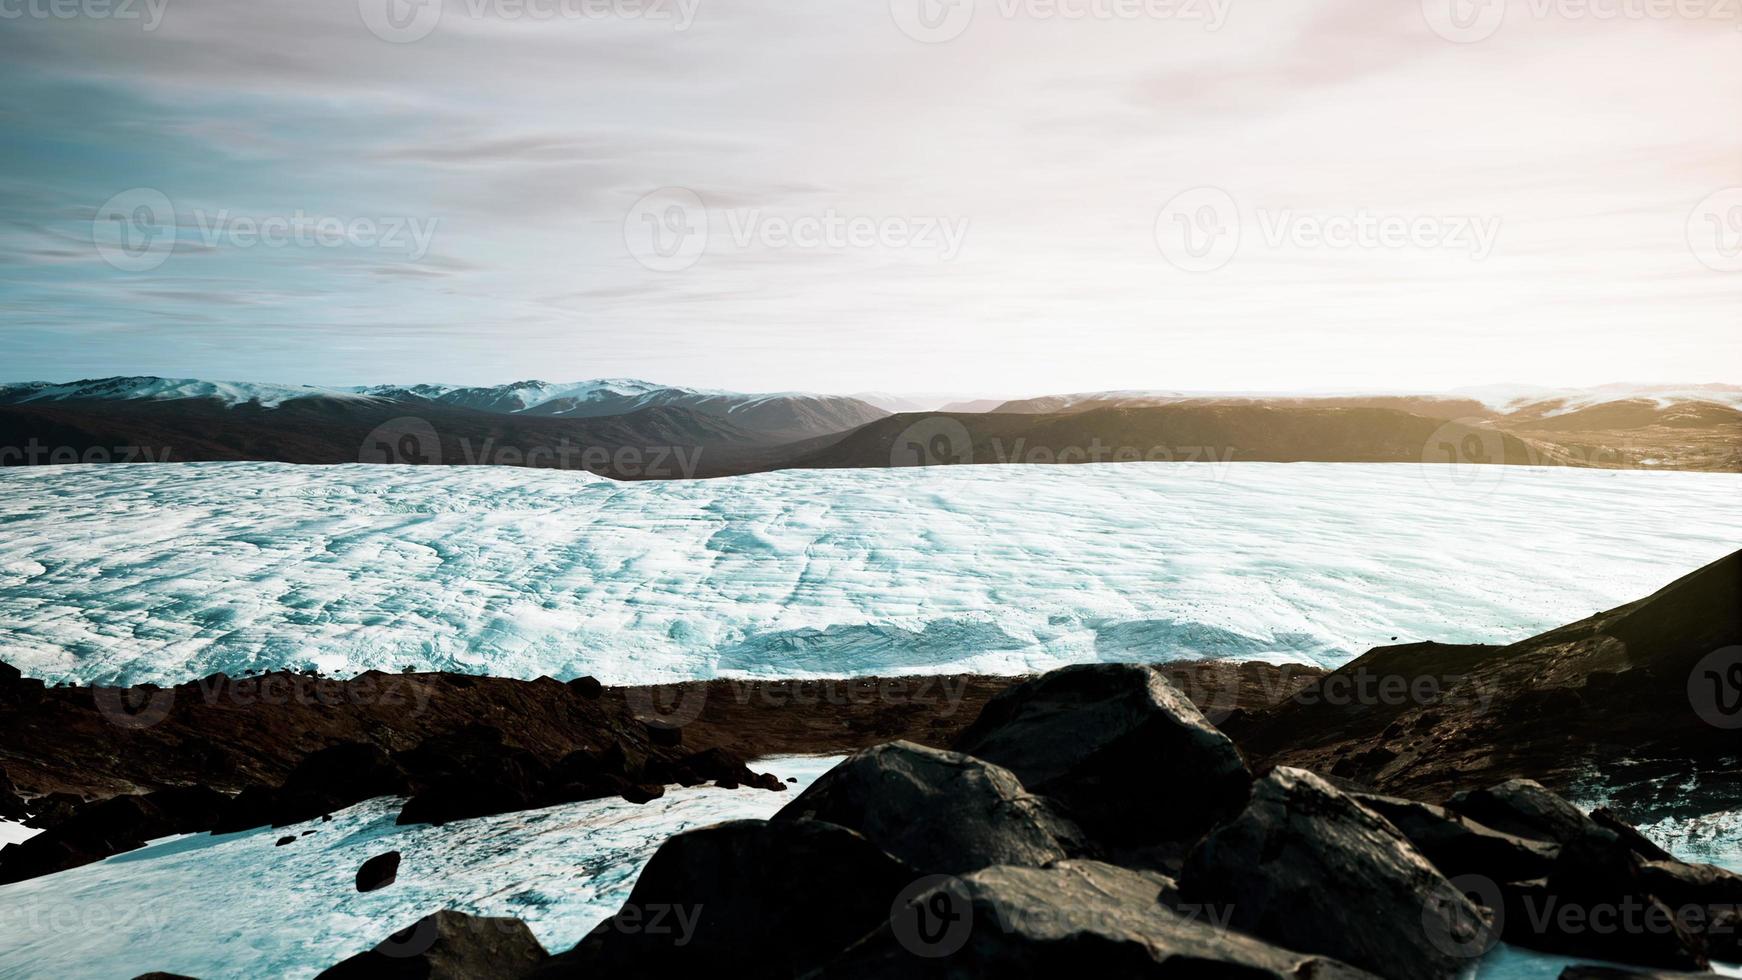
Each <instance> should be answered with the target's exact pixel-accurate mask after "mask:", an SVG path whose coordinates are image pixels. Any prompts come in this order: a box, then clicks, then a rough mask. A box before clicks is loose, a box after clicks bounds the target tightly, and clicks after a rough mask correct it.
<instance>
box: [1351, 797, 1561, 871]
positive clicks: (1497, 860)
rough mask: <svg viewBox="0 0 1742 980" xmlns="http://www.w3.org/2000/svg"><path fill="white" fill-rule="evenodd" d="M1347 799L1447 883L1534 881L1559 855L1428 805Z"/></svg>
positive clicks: (1552, 847) (1555, 848)
mask: <svg viewBox="0 0 1742 980" xmlns="http://www.w3.org/2000/svg"><path fill="white" fill-rule="evenodd" d="M1351 795H1353V796H1354V798H1355V801H1356V802H1357V803H1360V804H1361V805H1362V806H1364V807H1366V808H1367V809H1369V810H1372V811H1373V812H1374V813H1377V814H1379V815H1380V816H1382V817H1384V818H1385V819H1387V820H1389V821H1391V825H1392V826H1394V827H1396V828H1397V829H1398V830H1400V831H1402V832H1403V836H1404V837H1407V838H1409V842H1410V843H1411V844H1413V845H1415V849H1416V850H1418V851H1420V852H1421V854H1422V856H1423V857H1425V858H1427V859H1428V860H1429V861H1431V862H1432V863H1433V866H1434V867H1436V868H1438V869H1439V871H1440V873H1441V874H1443V875H1445V876H1446V877H1448V878H1453V877H1457V876H1458V875H1466V874H1475V875H1482V876H1483V877H1486V878H1491V879H1493V880H1494V881H1523V880H1525V879H1528V878H1540V877H1542V876H1543V875H1546V874H1548V872H1549V869H1550V868H1551V867H1553V866H1554V862H1555V858H1556V857H1557V856H1559V854H1560V845H1559V844H1554V843H1550V842H1547V841H1538V840H1532V839H1529V838H1525V837H1517V836H1514V835H1512V834H1505V833H1501V832H1500V831H1498V830H1495V829H1493V828H1491V827H1485V826H1483V825H1481V824H1479V823H1477V822H1475V821H1474V820H1469V819H1467V818H1465V817H1462V816H1459V815H1458V814H1456V813H1453V812H1451V811H1450V810H1447V809H1446V808H1445V807H1439V806H1434V805H1433V804H1431V803H1418V802H1416V801H1414V800H1403V799H1398V798H1397V797H1393V796H1379V795H1377V794H1372V793H1355V794H1351Z"/></svg>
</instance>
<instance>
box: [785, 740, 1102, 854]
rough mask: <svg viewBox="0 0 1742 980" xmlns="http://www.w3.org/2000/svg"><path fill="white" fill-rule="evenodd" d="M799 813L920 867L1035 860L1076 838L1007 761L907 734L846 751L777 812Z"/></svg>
mask: <svg viewBox="0 0 1742 980" xmlns="http://www.w3.org/2000/svg"><path fill="white" fill-rule="evenodd" d="M805 818H808V819H813V820H825V821H828V822H829V823H835V824H839V825H841V826H843V827H848V828H851V829H853V830H856V831H858V832H859V833H861V834H864V835H865V837H866V839H867V840H869V841H871V843H873V844H876V845H877V846H878V847H881V848H883V849H884V850H885V851H888V852H889V853H890V854H893V855H895V856H896V857H898V858H900V859H901V860H903V861H906V862H907V863H908V864H910V865H912V866H913V867H914V868H916V869H918V870H919V871H922V872H927V873H932V872H936V873H942V874H962V873H964V872H968V871H976V870H979V869H980V868H985V867H990V866H991V865H994V864H1013V865H1026V866H1031V867H1041V866H1043V865H1046V864H1050V863H1051V862H1053V861H1058V860H1062V859H1064V858H1065V857H1067V856H1069V855H1070V854H1071V853H1072V852H1073V851H1075V850H1078V849H1080V846H1081V842H1080V840H1079V838H1080V832H1079V831H1078V830H1077V828H1076V827H1074V826H1072V825H1071V824H1070V822H1069V821H1067V820H1065V819H1063V818H1061V817H1060V816H1059V815H1058V814H1057V813H1055V812H1054V811H1053V808H1052V806H1051V804H1049V803H1048V802H1047V801H1045V800H1043V799H1041V798H1040V797H1037V796H1034V795H1033V794H1031V793H1029V792H1028V791H1027V790H1025V789H1023V788H1022V783H1021V782H1019V781H1018V780H1017V779H1016V777H1015V776H1014V775H1012V774H1011V772H1010V771H1009V770H1008V769H1003V768H1001V767H999V766H995V765H992V764H991V763H989V762H982V761H981V760H979V759H975V758H973V757H971V756H966V755H961V754H959V753H956V752H945V751H943V750H941V749H933V748H927V747H925V746H923V745H916V744H914V743H912V742H889V743H886V744H884V745H879V746H876V747H874V748H869V749H865V750H864V751H862V752H858V753H856V754H854V755H852V756H849V757H848V758H847V759H846V760H845V761H843V762H842V763H841V764H840V765H837V766H836V767H835V768H833V769H831V770H829V771H828V772H826V773H824V774H823V775H822V776H821V777H820V778H819V779H817V781H816V782H814V783H812V784H811V785H810V788H809V789H806V790H805V791H804V792H803V793H801V794H799V797H798V798H797V799H795V800H793V801H792V802H791V803H789V804H787V805H786V807H785V808H783V809H782V810H781V811H780V812H779V813H778V814H776V815H775V819H776V820H782V819H787V820H794V819H805Z"/></svg>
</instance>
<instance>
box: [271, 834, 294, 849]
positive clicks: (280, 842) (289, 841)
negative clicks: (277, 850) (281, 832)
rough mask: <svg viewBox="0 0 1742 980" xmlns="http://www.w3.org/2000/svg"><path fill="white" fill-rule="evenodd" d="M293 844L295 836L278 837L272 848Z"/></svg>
mask: <svg viewBox="0 0 1742 980" xmlns="http://www.w3.org/2000/svg"><path fill="white" fill-rule="evenodd" d="M294 843H296V835H295V834H291V835H290V836H289V837H280V838H279V839H278V843H276V844H274V845H272V846H273V847H283V846H284V845H286V844H294Z"/></svg>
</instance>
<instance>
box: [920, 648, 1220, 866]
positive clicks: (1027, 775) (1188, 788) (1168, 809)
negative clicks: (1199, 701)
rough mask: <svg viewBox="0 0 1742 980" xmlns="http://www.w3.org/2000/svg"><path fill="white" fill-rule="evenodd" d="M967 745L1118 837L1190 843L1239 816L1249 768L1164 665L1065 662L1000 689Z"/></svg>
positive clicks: (1116, 840) (960, 744)
mask: <svg viewBox="0 0 1742 980" xmlns="http://www.w3.org/2000/svg"><path fill="white" fill-rule="evenodd" d="M955 748H956V749H957V751H960V752H963V753H966V754H968V755H971V756H974V757H975V758H978V759H984V760H985V761H987V762H990V763H993V764H994V765H998V766H1002V767H1004V768H1005V769H1008V770H1010V771H1011V772H1012V773H1015V774H1016V777H1017V778H1018V779H1019V780H1021V781H1022V785H1023V786H1025V787H1027V788H1028V789H1029V790H1030V791H1031V792H1034V793H1038V794H1041V795H1043V796H1048V797H1051V798H1053V799H1055V800H1057V801H1059V802H1060V803H1061V804H1063V805H1064V806H1065V807H1066V809H1067V811H1068V813H1069V815H1070V816H1071V817H1073V818H1074V819H1075V820H1076V821H1077V822H1078V823H1079V824H1081V825H1082V827H1083V829H1084V830H1085V831H1087V832H1088V833H1090V834H1091V835H1093V836H1095V837H1097V838H1100V839H1101V840H1103V841H1104V842H1106V843H1107V844H1108V845H1110V846H1115V847H1128V846H1144V845H1154V844H1161V843H1166V842H1180V841H1184V842H1188V843H1189V842H1190V841H1192V840H1195V839H1197V837H1199V836H1200V835H1201V834H1202V833H1203V832H1204V831H1206V830H1208V829H1209V828H1210V827H1211V826H1212V825H1214V824H1215V823H1216V822H1217V821H1218V820H1222V819H1224V818H1226V817H1229V816H1232V815H1233V814H1235V813H1238V812H1239V810H1240V808H1241V806H1243V805H1244V804H1245V802H1246V796H1247V793H1248V791H1249V790H1250V787H1251V781H1252V777H1251V773H1250V772H1248V771H1247V768H1246V764H1245V762H1244V760H1242V759H1241V757H1240V753H1239V751H1238V750H1237V749H1235V747H1234V743H1233V742H1232V741H1230V740H1229V739H1228V737H1227V736H1226V735H1223V734H1222V733H1221V732H1219V731H1217V730H1216V728H1215V727H1214V726H1213V725H1211V724H1210V723H1209V722H1208V721H1207V720H1206V719H1205V718H1204V716H1203V714H1202V713H1201V712H1199V710H1198V709H1197V708H1196V707H1194V706H1193V704H1192V702H1191V701H1189V700H1188V699H1187V698H1186V697H1185V696H1184V695H1182V694H1180V693H1179V692H1178V691H1177V690H1175V689H1174V687H1173V686H1172V685H1171V684H1169V683H1168V682H1167V681H1166V680H1165V679H1164V678H1162V677H1161V676H1160V675H1159V674H1157V673H1156V672H1155V671H1153V670H1151V669H1149V668H1147V667H1143V666H1140V665H1133V664H1085V665H1081V666H1076V667H1065V668H1062V669H1060V670H1055V671H1052V672H1051V673H1047V674H1043V675H1041V676H1039V677H1036V678H1033V679H1031V680H1027V681H1024V682H1022V683H1020V684H1017V685H1015V686H1014V687H1011V688H1010V689H1008V690H1006V691H1004V692H1003V693H1002V694H999V695H998V696H997V697H995V698H993V699H992V700H991V701H990V702H989V703H988V704H987V705H986V707H985V709H984V710H982V711H981V712H980V717H979V718H978V719H976V720H975V721H974V723H973V724H972V725H970V726H968V729H967V730H966V731H964V732H963V733H962V735H961V737H960V738H958V739H957V740H956V744H955Z"/></svg>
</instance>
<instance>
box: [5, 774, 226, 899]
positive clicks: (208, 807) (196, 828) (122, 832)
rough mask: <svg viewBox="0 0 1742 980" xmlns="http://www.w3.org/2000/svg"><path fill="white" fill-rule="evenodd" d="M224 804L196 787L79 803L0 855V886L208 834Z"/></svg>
mask: <svg viewBox="0 0 1742 980" xmlns="http://www.w3.org/2000/svg"><path fill="white" fill-rule="evenodd" d="M226 805H228V799H227V798H226V797H225V796H224V794H222V793H219V792H217V791H215V790H210V789H206V788H204V787H199V786H190V787H180V788H175V789H163V790H158V791H156V792H153V793H145V794H139V795H133V796H116V797H112V798H110V799H107V800H101V801H98V802H95V803H87V804H84V805H82V806H79V807H77V808H75V809H74V810H73V811H72V812H71V814H70V815H68V816H66V817H65V818H63V819H61V820H59V821H58V822H56V823H55V824H54V825H53V826H51V827H50V828H49V829H47V830H44V831H43V832H42V833H40V834H37V835H36V836H34V837H31V838H30V839H28V840H25V841H22V842H20V843H18V844H15V845H13V846H11V847H8V848H6V849H5V850H3V851H0V884H6V883H10V882H14V881H23V880H25V879H27V878H35V877H37V876H39V875H45V874H51V873H53V872H56V871H65V870H66V869H68V868H76V867H78V866H80V865H83V864H90V863H92V862H93V861H101V860H102V859H103V858H106V857H110V856H112V855H115V854H121V853H123V852H125V851H131V850H136V849H138V848H141V847H144V846H145V842H146V841H149V840H152V839H153V838H157V837H167V836H169V835H171V834H188V833H197V832H200V831H204V830H209V829H211V827H212V825H213V824H214V823H215V822H216V821H217V818H218V813H219V811H220V809H221V808H223V807H224V806H226Z"/></svg>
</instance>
